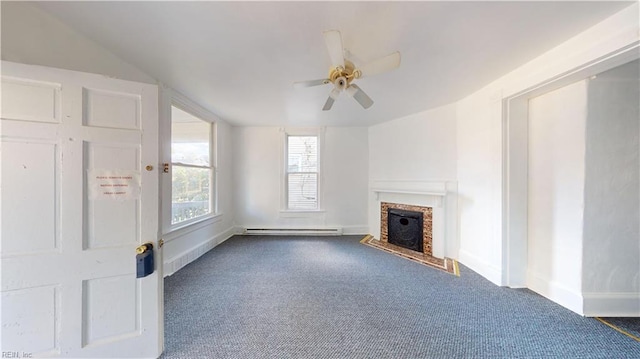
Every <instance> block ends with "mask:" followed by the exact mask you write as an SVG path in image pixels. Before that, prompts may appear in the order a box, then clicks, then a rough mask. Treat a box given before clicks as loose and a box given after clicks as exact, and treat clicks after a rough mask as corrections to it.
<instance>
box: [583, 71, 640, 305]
mask: <svg viewBox="0 0 640 359" xmlns="http://www.w3.org/2000/svg"><path fill="white" fill-rule="evenodd" d="M638 65H639V63H638V61H634V62H631V63H628V64H626V65H623V66H621V67H617V68H614V69H612V70H610V71H607V72H605V73H602V74H599V75H598V76H597V77H596V78H595V79H592V80H590V81H589V91H588V98H589V103H588V106H589V111H588V117H587V121H586V169H585V170H586V175H585V181H586V182H585V204H584V205H585V207H584V245H583V253H584V259H583V260H584V272H583V288H582V289H583V292H584V296H585V314H587V315H589V314H591V313H597V315H602V313H606V314H607V315H615V316H627V315H636V316H637V315H640V156H639V151H640V141H639V139H638V137H639V136H640V88H639V87H640V76H639V71H640V69H639V68H638ZM603 299H606V300H608V301H603ZM629 299H632V300H631V301H629ZM633 299H635V300H633ZM612 300H613V301H614V302H612ZM624 303H632V304H631V305H625V304H624ZM612 304H613V305H612Z"/></svg>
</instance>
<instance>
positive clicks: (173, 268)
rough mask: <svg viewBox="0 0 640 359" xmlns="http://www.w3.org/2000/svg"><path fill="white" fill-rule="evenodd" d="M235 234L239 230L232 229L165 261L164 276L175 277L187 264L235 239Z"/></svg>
mask: <svg viewBox="0 0 640 359" xmlns="http://www.w3.org/2000/svg"><path fill="white" fill-rule="evenodd" d="M235 234H237V228H236V227H230V228H229V229H227V230H226V231H223V232H221V233H219V234H217V235H215V236H213V237H212V238H211V239H209V240H207V241H205V242H204V243H201V244H199V245H197V246H195V247H193V248H191V249H189V250H186V251H184V252H182V253H180V254H178V255H177V256H175V257H173V258H170V259H168V260H165V261H164V263H163V266H162V268H163V271H164V276H165V277H168V276H170V275H173V274H174V273H176V272H177V271H179V270H180V269H182V268H183V267H184V266H186V265H187V264H189V263H191V262H193V261H195V260H196V259H198V258H200V256H202V255H203V254H205V253H207V252H208V251H210V250H212V249H213V248H215V247H216V246H217V245H219V244H220V243H222V242H224V241H226V240H227V239H229V238H231V237H233V236H234V235H235Z"/></svg>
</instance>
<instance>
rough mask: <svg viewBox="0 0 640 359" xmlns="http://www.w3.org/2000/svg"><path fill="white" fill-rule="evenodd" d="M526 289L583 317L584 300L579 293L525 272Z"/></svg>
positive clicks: (535, 274)
mask: <svg viewBox="0 0 640 359" xmlns="http://www.w3.org/2000/svg"><path fill="white" fill-rule="evenodd" d="M527 287H528V288H529V289H531V290H532V291H534V292H536V293H538V294H540V295H541V296H543V297H545V298H547V299H549V300H551V301H552V302H555V303H557V304H559V305H561V306H563V307H565V308H567V309H569V310H570V311H572V312H574V313H577V314H580V315H584V303H583V302H584V300H583V295H582V293H580V292H576V291H574V290H571V289H570V288H567V287H566V286H564V285H562V284H560V283H558V282H556V281H551V280H548V279H546V278H544V277H542V276H541V275H538V274H537V273H532V272H527Z"/></svg>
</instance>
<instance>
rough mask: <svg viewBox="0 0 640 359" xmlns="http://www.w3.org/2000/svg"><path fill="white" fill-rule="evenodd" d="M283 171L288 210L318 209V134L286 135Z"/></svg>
mask: <svg viewBox="0 0 640 359" xmlns="http://www.w3.org/2000/svg"><path fill="white" fill-rule="evenodd" d="M286 151H287V153H286V159H287V166H286V171H285V177H286V178H285V186H286V196H287V198H286V203H287V209H288V210H302V211H305V210H318V209H319V201H318V197H319V194H318V192H319V186H318V178H319V174H320V173H319V161H318V159H319V155H318V153H319V141H318V136H315V135H314V136H308V135H304V136H300V135H287V136H286Z"/></svg>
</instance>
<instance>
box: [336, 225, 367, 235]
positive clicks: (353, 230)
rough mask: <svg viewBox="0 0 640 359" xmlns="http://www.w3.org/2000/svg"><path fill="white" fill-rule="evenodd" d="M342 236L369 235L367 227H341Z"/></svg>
mask: <svg viewBox="0 0 640 359" xmlns="http://www.w3.org/2000/svg"><path fill="white" fill-rule="evenodd" d="M342 234H344V235H360V234H362V235H363V236H364V235H366V234H369V226H366V225H363V226H342Z"/></svg>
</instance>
